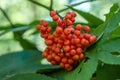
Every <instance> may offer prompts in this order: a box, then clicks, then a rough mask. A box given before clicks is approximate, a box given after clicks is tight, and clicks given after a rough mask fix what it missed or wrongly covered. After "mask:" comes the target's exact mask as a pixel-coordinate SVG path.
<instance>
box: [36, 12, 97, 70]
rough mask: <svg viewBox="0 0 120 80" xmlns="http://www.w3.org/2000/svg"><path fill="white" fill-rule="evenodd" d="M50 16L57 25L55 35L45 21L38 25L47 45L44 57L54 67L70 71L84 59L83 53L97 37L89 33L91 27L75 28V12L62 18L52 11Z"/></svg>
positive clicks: (77, 26) (68, 13) (79, 26)
mask: <svg viewBox="0 0 120 80" xmlns="http://www.w3.org/2000/svg"><path fill="white" fill-rule="evenodd" d="M50 16H51V17H52V19H53V21H55V22H56V23H57V27H56V30H55V31H54V32H53V33H51V31H52V28H51V27H50V26H49V24H48V22H46V21H45V20H41V21H40V24H39V25H37V30H39V31H40V32H41V37H42V38H44V39H45V44H46V45H47V48H46V49H45V51H44V52H43V54H42V56H43V57H44V58H46V59H47V60H48V61H49V62H50V63H51V64H52V65H60V66H61V67H62V68H65V69H66V70H68V71H70V70H72V69H73V68H74V67H75V66H76V65H77V64H78V62H79V61H80V60H83V59H84V57H85V56H84V54H83V51H84V50H85V48H86V47H87V46H89V45H90V44H92V43H94V42H95V41H96V36H95V35H92V34H90V33H89V32H90V27H89V26H82V25H80V24H77V25H76V26H75V28H74V27H73V23H74V22H75V17H76V14H75V13H74V12H67V13H66V15H65V17H64V18H62V17H60V16H59V15H58V14H57V12H56V11H50Z"/></svg>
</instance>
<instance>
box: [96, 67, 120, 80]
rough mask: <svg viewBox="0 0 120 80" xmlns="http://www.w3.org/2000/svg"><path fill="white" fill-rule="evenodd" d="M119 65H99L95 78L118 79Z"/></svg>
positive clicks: (119, 73)
mask: <svg viewBox="0 0 120 80" xmlns="http://www.w3.org/2000/svg"><path fill="white" fill-rule="evenodd" d="M119 79H120V65H103V66H99V67H98V70H97V73H96V79H95V80H119Z"/></svg>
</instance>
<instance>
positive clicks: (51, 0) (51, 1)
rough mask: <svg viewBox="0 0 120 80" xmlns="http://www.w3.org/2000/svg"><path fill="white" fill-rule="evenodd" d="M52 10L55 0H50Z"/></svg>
mask: <svg viewBox="0 0 120 80" xmlns="http://www.w3.org/2000/svg"><path fill="white" fill-rule="evenodd" d="M50 10H53V0H50Z"/></svg>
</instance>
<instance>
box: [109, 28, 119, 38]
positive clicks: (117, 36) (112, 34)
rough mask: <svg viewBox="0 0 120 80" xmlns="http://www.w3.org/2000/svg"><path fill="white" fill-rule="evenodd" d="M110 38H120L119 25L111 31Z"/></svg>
mask: <svg viewBox="0 0 120 80" xmlns="http://www.w3.org/2000/svg"><path fill="white" fill-rule="evenodd" d="M110 34H111V38H120V26H119V27H118V28H116V29H115V30H114V31H112V32H111V33H110Z"/></svg>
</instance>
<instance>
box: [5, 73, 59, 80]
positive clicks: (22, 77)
mask: <svg viewBox="0 0 120 80" xmlns="http://www.w3.org/2000/svg"><path fill="white" fill-rule="evenodd" d="M7 80H57V79H55V78H51V77H49V76H46V75H43V74H35V73H26V74H18V75H15V76H13V77H11V78H9V79H7Z"/></svg>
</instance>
